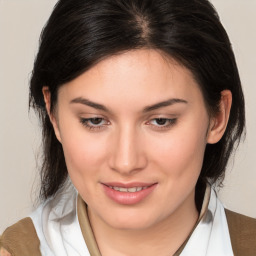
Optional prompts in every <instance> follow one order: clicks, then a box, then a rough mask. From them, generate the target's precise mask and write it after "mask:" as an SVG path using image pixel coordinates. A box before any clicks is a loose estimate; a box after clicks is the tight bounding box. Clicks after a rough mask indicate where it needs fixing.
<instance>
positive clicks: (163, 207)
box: [43, 49, 232, 256]
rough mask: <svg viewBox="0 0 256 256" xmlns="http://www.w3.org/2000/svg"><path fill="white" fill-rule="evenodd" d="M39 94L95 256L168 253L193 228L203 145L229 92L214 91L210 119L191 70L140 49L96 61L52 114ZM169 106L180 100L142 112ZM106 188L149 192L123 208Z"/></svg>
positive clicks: (221, 123)
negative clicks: (142, 187) (145, 186)
mask: <svg viewBox="0 0 256 256" xmlns="http://www.w3.org/2000/svg"><path fill="white" fill-rule="evenodd" d="M43 94H44V98H45V102H46V107H47V110H48V113H49V115H50V118H51V121H52V124H53V127H54V129H55V133H56V136H57V138H58V140H59V141H60V142H61V143H62V146H63V150H64V154H65V159H66V164H67V168H68V171H69V175H70V178H71V180H72V182H73V184H74V185H75V187H76V188H77V190H78V192H79V193H80V195H81V196H82V198H83V199H84V201H85V202H86V203H87V205H88V212H89V218H90V221H91V225H92V228H93V231H94V235H95V237H96V240H97V243H98V246H99V248H100V251H101V253H102V255H113V256H121V255H149V256H150V255H170V254H173V253H175V251H176V250H177V249H178V248H179V247H180V245H181V244H182V243H183V242H184V241H185V239H186V238H187V236H188V235H189V233H190V232H191V230H192V229H193V227H194V225H195V223H196V221H197V218H198V212H197V210H196V206H195V200H194V197H195V185H196V182H197V179H198V177H199V174H200V170H201V167H202V162H203V155H204V151H205V146H206V144H207V143H216V142H218V141H219V140H220V138H221V137H222V135H223V133H224V131H225V128H226V125H227V121H228V117H229V111H230V106H231V101H232V96H231V93H230V91H223V92H222V98H221V102H220V111H219V113H218V114H217V115H215V116H214V117H209V114H208V112H207V110H206V106H205V102H204V99H203V95H202V93H201V91H200V88H199V86H198V84H197V82H196V81H195V80H194V78H193V76H192V74H191V73H190V71H189V70H187V69H186V68H185V67H183V66H181V65H179V64H178V63H177V62H175V61H174V60H173V59H171V58H166V56H164V55H163V54H161V53H160V52H158V51H156V50H144V49H141V50H135V51H129V52H126V53H122V54H120V55H116V56H112V57H109V58H107V59H105V60H102V61H101V62H99V63H98V64H97V65H95V66H94V67H92V68H91V69H90V70H88V71H86V72H85V73H83V74H82V75H81V76H79V77H77V78H76V79H74V80H73V81H71V82H69V83H67V84H64V85H63V86H61V87H60V89H59V92H58V102H57V105H56V108H55V111H53V112H51V111H50V93H49V90H48V88H47V87H44V88H43ZM81 98H83V99H87V100H89V101H92V102H96V103H98V104H101V105H103V106H104V107H105V108H107V110H108V111H105V110H101V109H97V108H95V106H94V107H92V106H88V105H86V104H83V103H85V101H81ZM170 99H179V100H181V101H182V102H175V103H173V104H171V105H168V106H162V107H159V108H155V109H151V110H150V109H148V111H144V110H145V108H147V107H148V106H152V105H155V104H157V103H159V102H164V101H167V100H170ZM176 101H177V100H176ZM86 118H87V119H88V118H100V119H98V120H97V121H100V122H99V124H97V125H95V123H92V121H93V120H92V119H91V120H89V121H87V122H84V119H86ZM159 118H162V119H161V120H160V121H162V122H159ZM165 119H166V120H167V121H166V120H165ZM168 120H171V121H168ZM94 121H95V120H94ZM85 124H87V125H90V126H91V127H87V126H85ZM107 182H122V183H129V182H146V183H150V184H152V183H154V184H156V186H155V189H154V190H153V191H152V193H150V195H149V196H147V197H146V198H145V199H143V200H142V201H140V202H139V203H136V204H132V205H124V204H119V203H116V202H114V201H113V200H112V199H110V198H109V197H108V196H107V195H106V194H105V192H104V189H103V185H102V183H107ZM156 234H157V235H156ZM117 241H118V242H117ZM131 244H132V245H133V246H131ZM152 244H154V246H152ZM136 252H137V254H136Z"/></svg>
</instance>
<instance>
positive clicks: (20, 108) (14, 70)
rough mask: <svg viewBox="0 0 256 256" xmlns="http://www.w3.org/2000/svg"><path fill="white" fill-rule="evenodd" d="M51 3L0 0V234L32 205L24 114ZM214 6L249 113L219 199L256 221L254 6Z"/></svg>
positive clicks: (29, 120)
mask: <svg viewBox="0 0 256 256" xmlns="http://www.w3.org/2000/svg"><path fill="white" fill-rule="evenodd" d="M55 2H56V1H55V0H37V1H36V0H0V203H1V208H0V209H1V210H0V233H2V232H3V230H4V229H5V228H6V227H7V226H8V225H11V224H12V223H14V222H16V221H17V220H19V219H20V218H23V217H25V216H27V215H28V214H29V213H30V212H31V210H32V209H33V207H34V205H35V204H34V203H33V202H35V196H36V194H37V192H38V182H37V180H38V173H37V168H36V158H37V156H38V152H39V144H40V131H39V129H38V123H37V120H36V118H35V117H34V115H33V112H31V113H30V114H29V113H28V81H29V77H30V73H31V70H32V64H33V60H34V57H35V55H36V52H37V47H38V38H39V35H40V32H41V29H42V27H43V25H44V24H45V22H46V20H47V18H48V17H49V15H50V12H51V10H52V8H53V6H54V4H55ZM212 3H213V4H214V5H215V7H216V9H217V10H218V12H219V14H220V17H221V20H222V22H223V24H224V26H225V28H226V29H227V31H228V34H229V36H230V39H231V42H232V43H233V48H234V51H235V55H236V58H237V63H238V67H239V69H240V75H241V80H242V83H243V88H244V93H245V99H246V110H247V113H246V117H247V137H246V140H245V142H244V143H243V145H241V146H240V149H239V151H238V153H237V155H236V160H235V161H234V162H231V163H230V164H229V168H228V171H227V175H226V179H225V182H224V185H225V187H224V188H223V189H221V191H220V197H221V199H222V201H223V202H224V204H225V205H226V206H227V207H228V208H230V209H232V210H235V211H238V212H240V213H243V214H246V215H249V216H252V217H256V200H255V197H256V169H255V164H254V160H255V158H256V149H255V148H256V113H255V112H256V85H255V80H256V79H255V77H256V28H255V27H256V0H212Z"/></svg>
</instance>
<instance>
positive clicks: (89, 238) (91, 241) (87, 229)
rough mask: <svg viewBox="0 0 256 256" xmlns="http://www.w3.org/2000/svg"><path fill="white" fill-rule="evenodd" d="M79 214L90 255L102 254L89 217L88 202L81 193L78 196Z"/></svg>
mask: <svg viewBox="0 0 256 256" xmlns="http://www.w3.org/2000/svg"><path fill="white" fill-rule="evenodd" d="M77 216H78V221H79V224H80V227H81V231H82V234H83V237H84V240H85V243H86V245H87V248H88V250H89V252H90V255H91V256H101V253H100V251H99V248H98V245H97V243H96V239H95V237H94V234H93V231H92V228H91V224H90V221H89V218H88V214H87V207H86V204H85V202H84V201H83V199H82V198H81V196H80V195H78V198H77Z"/></svg>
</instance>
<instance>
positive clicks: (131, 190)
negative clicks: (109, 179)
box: [109, 186, 147, 193]
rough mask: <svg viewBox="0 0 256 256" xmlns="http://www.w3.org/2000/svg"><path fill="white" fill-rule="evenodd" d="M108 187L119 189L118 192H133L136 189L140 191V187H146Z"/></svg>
mask: <svg viewBox="0 0 256 256" xmlns="http://www.w3.org/2000/svg"><path fill="white" fill-rule="evenodd" d="M109 187H110V188H112V189H114V190H116V191H120V192H130V193H134V192H137V191H141V190H142V189H146V188H147V187H133V188H121V187H112V186H109Z"/></svg>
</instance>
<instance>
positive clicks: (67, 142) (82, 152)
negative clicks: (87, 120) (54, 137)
mask: <svg viewBox="0 0 256 256" xmlns="http://www.w3.org/2000/svg"><path fill="white" fill-rule="evenodd" d="M84 129H85V128H83V127H82V128H80V127H79V128H77V127H76V128H75V129H74V128H73V129H72V128H71V127H70V126H69V125H66V126H65V125H63V126H62V130H61V136H62V146H63V150H64V155H65V160H66V165H67V168H68V172H69V174H70V176H80V177H81V176H89V175H92V174H93V173H95V170H97V169H99V167H100V165H101V164H103V162H104V158H105V154H106V152H107V150H106V148H105V145H106V143H104V138H100V136H99V135H96V134H89V133H88V132H85V131H84Z"/></svg>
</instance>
